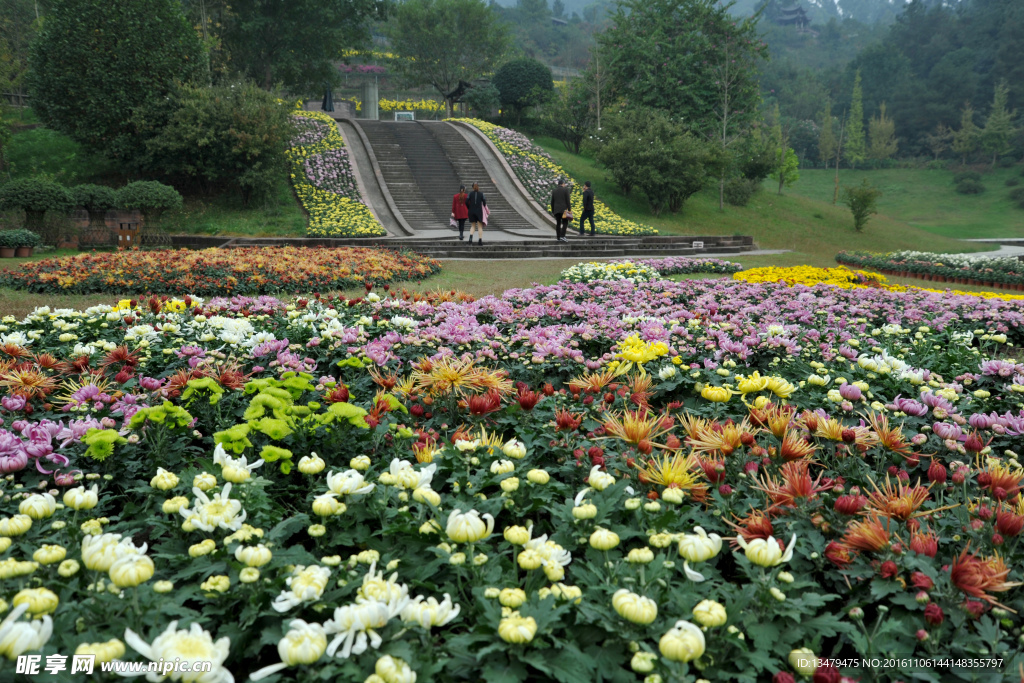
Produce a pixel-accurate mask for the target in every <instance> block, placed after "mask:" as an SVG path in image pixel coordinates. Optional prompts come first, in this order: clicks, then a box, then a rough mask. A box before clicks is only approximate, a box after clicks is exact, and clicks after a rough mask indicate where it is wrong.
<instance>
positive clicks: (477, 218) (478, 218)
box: [466, 183, 487, 244]
mask: <svg viewBox="0 0 1024 683" xmlns="http://www.w3.org/2000/svg"><path fill="white" fill-rule="evenodd" d="M485 206H487V198H486V197H484V193H483V192H481V191H480V184H479V183H473V191H472V192H470V193H469V196H468V197H466V213H468V214H469V243H470V244H473V231H474V230H477V231H478V234H479V237H480V239H479V241H478V242H477V244H483V243H484V207H485Z"/></svg>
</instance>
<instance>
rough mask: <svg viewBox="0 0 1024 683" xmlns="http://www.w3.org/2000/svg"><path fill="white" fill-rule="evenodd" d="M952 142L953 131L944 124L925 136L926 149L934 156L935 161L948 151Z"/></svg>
mask: <svg viewBox="0 0 1024 683" xmlns="http://www.w3.org/2000/svg"><path fill="white" fill-rule="evenodd" d="M952 140H953V131H952V130H950V128H949V126H947V125H946V124H944V123H940V124H939V125H937V126H936V127H935V132H934V133H929V134H928V135H926V136H925V142H926V143H927V145H928V149H930V150H931V152H932V154H934V155H935V160H936V161H938V160H939V157H940V156H942V153H943V152H945V151H946V150H947V149H949V143H950V142H951V141H952Z"/></svg>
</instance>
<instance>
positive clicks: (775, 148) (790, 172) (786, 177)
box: [769, 103, 800, 195]
mask: <svg viewBox="0 0 1024 683" xmlns="http://www.w3.org/2000/svg"><path fill="white" fill-rule="evenodd" d="M769 118H770V120H771V122H772V129H771V134H770V140H771V144H772V170H771V175H770V177H771V179H772V180H776V181H778V183H779V192H778V193H779V194H780V195H781V194H782V188H783V187H789V186H790V185H792V184H793V183H795V182H796V181H798V180H800V161H799V159H797V156H796V152H795V151H793V148H792V147H790V146H789V127H788V126H784V125H783V124H782V115H781V114H780V113H779V105H778V103H776V104H775V109H774V110H773V112H772V115H771V117H769Z"/></svg>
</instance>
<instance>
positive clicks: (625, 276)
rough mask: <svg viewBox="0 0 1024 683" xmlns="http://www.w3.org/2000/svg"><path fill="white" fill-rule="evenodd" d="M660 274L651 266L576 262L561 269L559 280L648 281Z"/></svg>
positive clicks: (621, 262)
mask: <svg viewBox="0 0 1024 683" xmlns="http://www.w3.org/2000/svg"><path fill="white" fill-rule="evenodd" d="M660 278H661V275H660V274H659V273H658V271H657V270H655V269H654V268H653V267H651V266H646V265H641V264H638V263H632V262H630V261H617V262H615V263H577V264H576V265H575V266H571V267H569V268H566V269H565V270H563V271H562V273H561V274H560V275H559V276H558V279H559V280H564V281H566V282H573V283H576V282H598V281H600V280H629V281H630V282H650V281H652V280H658V279H660Z"/></svg>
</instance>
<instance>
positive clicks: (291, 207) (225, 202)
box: [161, 182, 306, 237]
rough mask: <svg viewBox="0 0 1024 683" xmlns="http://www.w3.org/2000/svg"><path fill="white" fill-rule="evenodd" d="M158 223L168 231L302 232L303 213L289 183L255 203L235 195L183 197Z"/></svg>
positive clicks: (259, 234)
mask: <svg viewBox="0 0 1024 683" xmlns="http://www.w3.org/2000/svg"><path fill="white" fill-rule="evenodd" d="M161 223H162V225H161V227H162V228H163V229H164V230H165V231H167V232H168V233H171V234H192V235H230V236H246V237H281V236H293V237H294V236H300V237H301V236H304V235H305V234H306V215H305V214H304V213H303V212H302V208H301V207H300V206H299V203H298V202H297V201H296V200H295V197H294V195H292V191H291V188H290V187H289V186H288V183H286V182H281V183H279V184H278V186H277V188H276V189H275V191H274V194H273V195H272V196H270V197H268V198H267V199H266V201H264V202H261V203H259V204H257V205H254V206H250V207H243V206H242V202H241V200H240V199H239V198H238V197H235V196H234V195H218V196H213V197H186V198H185V206H184V207H183V208H182V209H181V211H175V212H174V213H170V214H167V215H166V216H164V218H163V220H162V221H161Z"/></svg>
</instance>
